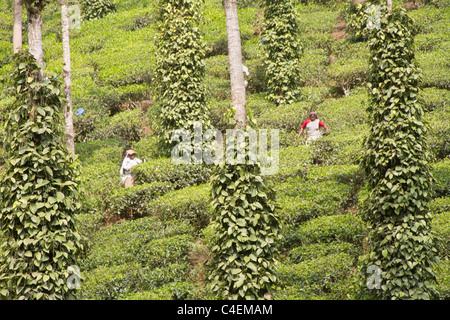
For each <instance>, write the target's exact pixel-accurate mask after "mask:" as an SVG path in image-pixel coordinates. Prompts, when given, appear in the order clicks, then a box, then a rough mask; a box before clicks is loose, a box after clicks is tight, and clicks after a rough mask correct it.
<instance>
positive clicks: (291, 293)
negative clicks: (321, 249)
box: [274, 253, 356, 300]
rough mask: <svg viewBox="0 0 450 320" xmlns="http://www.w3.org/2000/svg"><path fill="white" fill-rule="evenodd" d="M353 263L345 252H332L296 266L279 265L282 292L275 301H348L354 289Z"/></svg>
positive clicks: (277, 294) (278, 272)
mask: <svg viewBox="0 0 450 320" xmlns="http://www.w3.org/2000/svg"><path fill="white" fill-rule="evenodd" d="M353 260H354V259H353V258H352V257H351V256H350V255H348V254H346V253H333V254H329V255H326V256H322V257H318V258H316V259H311V260H306V261H303V262H300V263H298V264H281V265H280V266H279V267H278V269H277V274H278V276H279V278H280V283H281V286H282V288H283V289H282V290H279V291H277V292H276V293H275V294H274V298H276V299H295V300H297V299H300V300H304V299H307V300H311V299H327V300H330V299H339V300H343V299H348V298H349V295H350V296H351V295H352V294H353V295H354V292H355V287H356V277H355V274H354V271H353Z"/></svg>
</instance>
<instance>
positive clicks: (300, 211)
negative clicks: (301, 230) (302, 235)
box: [275, 177, 352, 226]
mask: <svg viewBox="0 0 450 320" xmlns="http://www.w3.org/2000/svg"><path fill="white" fill-rule="evenodd" d="M275 190H276V191H277V204H278V205H279V206H280V210H279V211H280V214H281V215H282V216H283V218H284V220H285V222H286V223H287V224H288V225H291V226H296V225H299V224H300V223H302V222H305V221H307V220H310V219H312V218H317V217H320V216H326V215H334V214H338V213H340V211H341V210H343V208H344V207H345V206H346V205H347V202H348V201H349V199H350V197H351V191H352V189H351V187H350V186H348V185H346V184H342V183H339V182H337V181H335V180H326V181H321V182H317V181H314V180H308V179H305V178H304V177H295V178H290V179H288V180H287V181H286V182H284V183H283V184H281V185H278V186H277V187H276V188H275Z"/></svg>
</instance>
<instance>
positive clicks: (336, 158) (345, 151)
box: [309, 134, 363, 166]
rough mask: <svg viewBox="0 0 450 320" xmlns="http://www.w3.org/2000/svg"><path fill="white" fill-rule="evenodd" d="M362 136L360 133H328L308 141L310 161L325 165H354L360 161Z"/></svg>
mask: <svg viewBox="0 0 450 320" xmlns="http://www.w3.org/2000/svg"><path fill="white" fill-rule="evenodd" d="M362 147H363V137H362V136H361V135H359V136H355V135H350V136H349V135H345V134H341V135H339V136H335V135H330V136H324V137H322V138H321V139H317V140H315V141H312V142H311V143H310V147H309V153H310V162H312V163H316V164H321V165H325V166H330V165H345V164H348V165H355V164H359V163H360V162H361V158H362V155H363V153H362V151H363V150H362Z"/></svg>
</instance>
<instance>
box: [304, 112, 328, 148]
mask: <svg viewBox="0 0 450 320" xmlns="http://www.w3.org/2000/svg"><path fill="white" fill-rule="evenodd" d="M320 127H322V128H324V129H325V130H326V134H329V133H330V130H329V129H328V127H327V126H326V125H325V124H324V123H323V122H322V121H320V120H319V118H318V117H317V113H315V112H311V113H310V114H309V118H308V119H306V120H305V122H303V125H302V127H301V129H300V131H299V133H298V137H300V136H301V135H302V133H303V130H304V129H305V128H306V135H307V139H306V144H308V141H312V140H316V139H318V138H320V137H321V136H322V131H321V130H320Z"/></svg>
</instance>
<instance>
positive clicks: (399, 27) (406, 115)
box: [362, 7, 437, 299]
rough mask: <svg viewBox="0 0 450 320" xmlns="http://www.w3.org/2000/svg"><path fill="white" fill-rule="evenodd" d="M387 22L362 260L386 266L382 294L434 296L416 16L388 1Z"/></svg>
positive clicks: (378, 36)
mask: <svg viewBox="0 0 450 320" xmlns="http://www.w3.org/2000/svg"><path fill="white" fill-rule="evenodd" d="M380 23H381V25H380V28H375V29H373V32H372V33H371V39H370V41H369V46H370V49H371V60H370V86H369V89H370V95H371V106H370V107H369V108H368V111H369V112H370V113H371V123H370V127H371V130H370V135H369V137H368V138H367V140H366V143H365V149H364V153H365V157H364V159H363V162H362V164H363V168H364V170H365V172H366V177H367V182H368V185H369V190H370V194H369V199H368V201H367V206H366V210H365V211H364V219H365V221H367V222H368V227H369V237H368V241H369V250H368V252H367V254H366V255H365V257H364V258H363V259H362V261H363V265H364V266H366V267H367V266H370V265H376V266H378V267H379V268H380V269H381V289H382V290H374V291H375V292H373V295H375V296H376V297H378V298H382V299H433V298H435V297H436V295H437V292H436V287H435V280H436V279H435V274H434V272H433V264H434V263H435V258H436V256H437V251H436V248H435V241H434V240H433V237H432V234H431V233H430V224H431V215H430V214H429V211H428V201H429V199H430V197H431V195H432V192H430V189H431V175H430V170H429V167H428V160H429V159H430V157H429V153H428V150H427V144H426V140H425V138H424V135H425V133H426V129H425V125H424V123H423V121H422V117H423V114H424V111H423V109H422V107H421V106H420V104H418V103H417V99H418V91H419V81H420V74H419V70H418V69H417V65H416V63H415V60H414V49H413V37H412V35H411V30H412V27H411V25H412V21H411V19H410V18H409V17H408V16H407V14H406V12H405V11H404V10H403V9H399V8H396V9H394V10H393V11H392V12H387V8H385V7H383V9H382V15H381V22H380ZM363 270H364V268H363ZM363 277H366V276H363Z"/></svg>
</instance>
